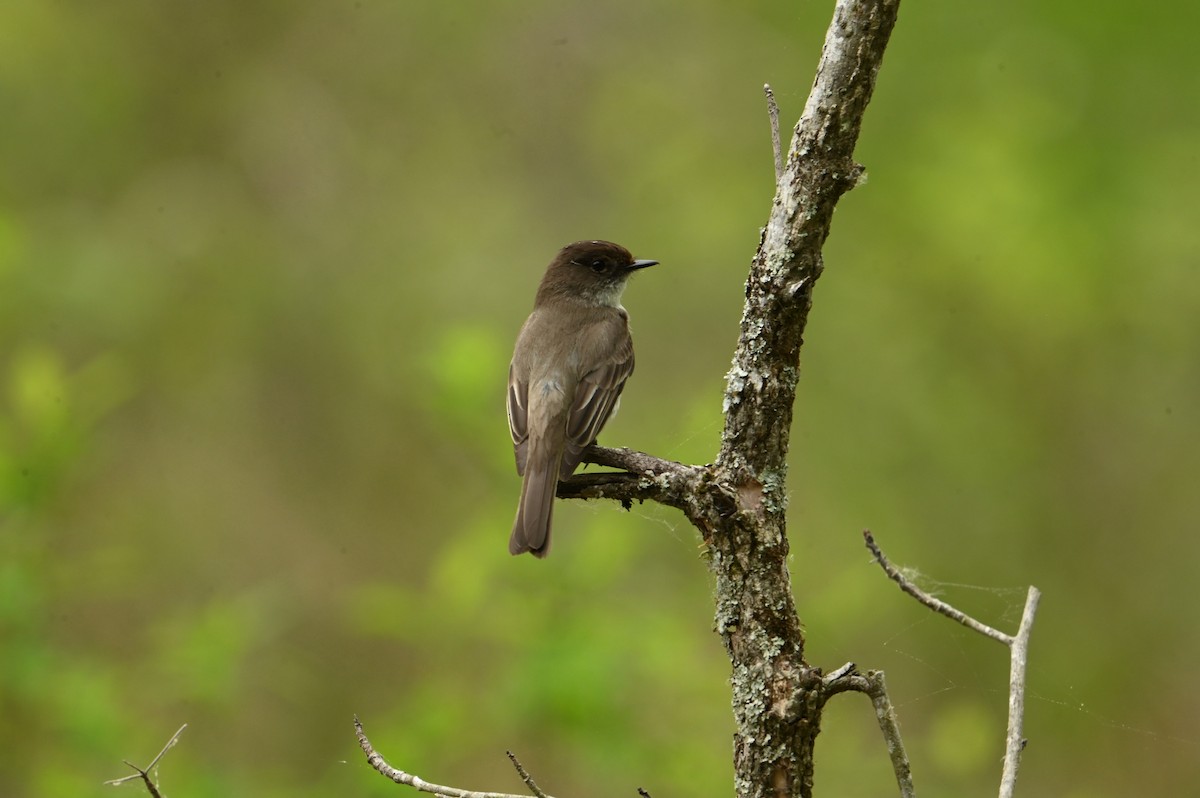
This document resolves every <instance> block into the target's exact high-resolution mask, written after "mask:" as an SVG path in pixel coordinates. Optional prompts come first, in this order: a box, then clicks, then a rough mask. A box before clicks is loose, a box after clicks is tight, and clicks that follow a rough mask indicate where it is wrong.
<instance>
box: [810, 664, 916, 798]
mask: <svg viewBox="0 0 1200 798" xmlns="http://www.w3.org/2000/svg"><path fill="white" fill-rule="evenodd" d="M823 681H824V685H823V686H824V688H825V697H826V698H827V699H828V698H831V697H833V696H834V695H837V694H838V693H844V692H850V691H853V692H857V693H864V694H866V696H867V697H868V698H870V699H871V705H872V706H874V707H875V720H876V721H877V722H878V723H879V730H880V731H881V732H883V741H884V744H886V745H887V749H888V757H889V758H890V759H891V760H892V771H893V772H894V773H895V774H896V785H897V786H898V787H899V788H900V796H901V798H913V796H914V795H915V794H916V793H915V790H914V788H913V780H912V769H911V767H910V766H909V763H908V752H907V751H905V750H904V740H903V738H901V736H900V721H899V720H898V719H897V718H896V710H895V708H894V707H893V706H892V699H891V698H890V697H889V696H888V691H887V683H886V682H885V681H884V678H883V671H869V672H868V673H859V672H858V671H857V670H855V668H854V663H853V662H847V663H846V664H845V665H843V666H842V667H840V668H838V669H837V670H836V671H834V672H833V673H830V674H829V675H828V676H826V677H825V678H824V680H823Z"/></svg>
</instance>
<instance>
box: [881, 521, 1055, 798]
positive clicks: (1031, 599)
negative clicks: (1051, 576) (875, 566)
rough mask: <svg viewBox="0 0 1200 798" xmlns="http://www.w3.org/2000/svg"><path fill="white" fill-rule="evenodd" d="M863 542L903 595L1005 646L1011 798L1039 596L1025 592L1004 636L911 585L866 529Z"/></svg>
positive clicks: (1003, 789)
mask: <svg viewBox="0 0 1200 798" xmlns="http://www.w3.org/2000/svg"><path fill="white" fill-rule="evenodd" d="M863 540H864V541H865V542H866V544H867V548H868V549H870V551H871V554H873V555H874V556H875V561H876V562H878V563H879V567H880V568H882V569H883V572H884V573H885V574H887V575H888V578H889V579H891V580H892V581H893V582H895V583H896V584H897V585H899V586H900V589H901V590H903V591H904V592H905V593H907V594H908V595H910V596H912V597H913V598H915V599H916V600H917V601H919V602H921V604H923V605H925V606H926V607H928V608H929V609H931V610H933V611H934V612H937V613H940V614H942V615H945V616H946V617H947V618H950V619H952V620H955V621H958V622H959V623H961V624H962V625H963V626H965V627H967V628H968V629H970V630H972V631H975V632H978V633H979V634H981V635H983V636H984V637H986V638H988V639H990V640H995V641H997V642H1000V643H1003V644H1004V645H1006V646H1008V648H1009V670H1008V733H1007V735H1006V736H1005V742H1004V769H1003V772H1002V773H1001V775H1000V798H1012V796H1013V792H1014V790H1015V789H1016V786H1017V770H1018V768H1020V766H1021V753H1022V752H1023V751H1024V750H1025V742H1026V741H1025V738H1024V737H1023V736H1022V731H1021V728H1022V726H1023V725H1024V722H1025V672H1026V669H1027V667H1028V661H1029V636H1030V634H1032V632H1033V618H1034V615H1036V614H1037V606H1038V601H1039V600H1040V599H1041V596H1042V594H1041V592H1039V591H1038V589H1037V588H1036V587H1033V586H1032V585H1031V586H1030V587H1029V592H1028V593H1027V594H1026V597H1025V610H1024V612H1022V613H1021V625H1020V626H1019V627H1017V633H1016V635H1007V634H1005V633H1004V632H1001V631H998V630H996V629H993V628H992V627H990V626H988V625H987V624H985V623H980V622H979V621H977V620H975V619H974V618H972V617H971V616H970V615H967V614H966V613H965V612H962V611H961V610H959V609H956V608H955V607H952V606H951V605H949V604H947V603H946V602H944V601H942V600H941V599H937V598H934V597H933V596H931V595H929V594H928V593H926V592H925V591H924V590H921V589H920V588H919V587H917V586H916V585H914V584H913V583H912V582H911V581H910V580H909V579H908V578H907V577H906V576H905V575H904V573H903V572H902V571H901V570H900V569H899V568H897V567H896V566H894V565H892V563H891V562H890V561H889V560H888V558H887V557H885V556H884V554H883V551H882V550H881V549H880V548H879V544H878V543H876V542H875V537H874V536H873V535H872V534H871V531H870V530H869V529H864V530H863Z"/></svg>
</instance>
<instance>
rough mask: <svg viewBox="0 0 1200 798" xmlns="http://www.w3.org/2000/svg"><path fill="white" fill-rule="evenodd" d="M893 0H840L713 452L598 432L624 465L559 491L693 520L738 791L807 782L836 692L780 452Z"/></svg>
mask: <svg viewBox="0 0 1200 798" xmlns="http://www.w3.org/2000/svg"><path fill="white" fill-rule="evenodd" d="M898 7H899V0H841V1H840V2H838V4H837V8H836V10H835V12H834V18H833V22H832V24H831V25H830V27H829V32H828V34H827V36H826V39H825V46H824V49H823V51H822V57H821V61H820V65H819V66H818V68H817V76H816V80H815V81H814V83H813V88H812V92H811V94H810V96H809V99H808V103H807V104H806V106H805V109H804V114H803V116H802V117H801V119H800V121H799V123H798V124H797V125H796V128H795V132H794V136H793V138H792V143H791V147H790V150H789V152H788V157H787V161H786V165H785V167H784V170H783V174H782V176H781V177H780V179H779V180H778V185H777V191H776V195H775V200H774V203H773V205H772V208H771V215H770V219H769V221H768V222H767V225H766V227H765V228H764V229H763V234H762V237H761V240H760V242H759V247H758V251H757V253H756V254H755V256H754V259H753V261H752V263H751V266H750V274H749V277H748V278H747V280H746V303H745V308H744V310H743V314H742V321H741V334H740V337H739V339H738V343H737V349H736V351H735V353H734V358H733V366H732V368H731V369H730V371H729V374H728V378H727V379H728V381H727V388H726V391H725V402H724V409H725V429H724V432H723V434H722V436H721V447H720V453H719V455H718V456H717V460H716V463H715V464H714V465H710V466H704V467H700V466H687V465H681V464H679V463H671V462H669V461H664V460H658V459H657V458H653V457H649V456H647V455H642V454H640V453H636V452H627V451H624V450H611V449H599V448H596V447H593V449H592V450H591V451H590V452H589V454H588V456H587V457H586V458H585V459H587V460H589V461H591V462H599V463H603V464H605V465H613V466H617V467H619V468H624V469H626V471H627V473H625V474H616V475H612V474H592V475H584V476H581V477H575V478H573V479H572V480H570V481H568V482H567V483H564V484H563V485H562V487H561V489H560V492H559V495H560V496H563V497H580V498H601V497H603V498H615V499H618V500H620V501H622V502H623V503H625V504H628V503H629V502H630V501H632V500H635V499H636V500H642V499H653V500H655V501H659V502H662V503H664V504H668V505H670V506H673V507H678V508H680V509H681V510H683V512H684V513H685V514H686V515H687V517H688V518H689V520H691V521H692V523H693V524H695V525H696V527H697V528H698V529H699V530H700V532H701V534H702V535H703V537H704V540H705V542H706V543H707V544H708V547H709V552H710V554H711V557H710V560H709V562H710V563H711V568H712V570H713V572H714V573H715V574H716V582H717V585H716V605H717V606H716V624H715V626H716V631H717V633H718V634H719V635H720V636H721V638H722V640H723V642H724V644H725V650H726V651H727V652H728V654H729V658H730V662H731V664H732V667H733V676H732V680H731V682H732V688H733V712H734V718H735V720H736V724H737V727H736V732H735V735H734V767H735V777H736V785H735V786H736V792H737V794H738V796H741V797H742V798H766V796H773V797H775V798H780V797H782V796H809V795H811V794H812V787H813V746H814V744H815V742H816V737H817V733H818V732H819V731H820V723H821V710H822V708H823V706H824V704H825V701H826V699H827V698H828V697H829V696H830V695H831V694H832V693H831V691H830V690H829V689H827V685H826V683H825V682H824V681H823V680H822V674H821V672H820V670H819V669H816V668H812V667H810V666H809V665H808V663H807V662H806V661H805V658H804V632H803V629H802V627H801V623H800V618H799V616H798V615H797V612H796V607H795V604H794V602H793V600H792V589H791V579H790V577H789V574H788V567H787V558H788V539H787V522H786V513H787V453H788V445H789V440H790V434H791V422H792V407H793V405H794V403H795V399H796V385H797V381H798V379H799V375H800V347H801V345H802V343H803V341H804V327H805V323H806V322H807V320H808V312H809V308H810V307H811V306H812V295H813V294H812V292H813V288H814V287H815V285H816V282H817V279H818V278H819V277H820V276H821V272H822V269H823V263H822V259H821V248H822V246H823V245H824V243H825V239H826V237H827V236H828V235H829V228H830V223H831V221H832V219H833V210H834V207H835V205H836V204H837V201H838V199H839V198H840V197H841V195H842V194H844V193H845V192H846V191H848V190H849V189H851V188H853V187H854V186H855V184H856V183H857V182H858V180H859V178H860V176H861V174H862V171H863V169H862V167H861V166H859V165H858V164H857V163H855V161H854V158H853V155H854V145H855V143H856V141H857V140H858V134H859V130H860V128H861V125H862V118H863V114H864V112H865V111H866V107H867V103H868V102H869V101H870V99H871V93H872V90H873V89H874V87H875V76H876V74H877V73H878V71H879V67H880V64H881V63H882V60H883V53H884V49H885V47H886V46H887V42H888V37H889V36H890V34H891V31H892V27H893V26H894V24H895V21H896V13H897V10H898Z"/></svg>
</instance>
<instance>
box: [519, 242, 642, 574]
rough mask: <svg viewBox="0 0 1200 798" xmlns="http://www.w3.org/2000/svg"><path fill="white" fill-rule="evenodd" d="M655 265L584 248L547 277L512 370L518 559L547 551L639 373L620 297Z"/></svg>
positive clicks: (612, 248) (569, 251)
mask: <svg viewBox="0 0 1200 798" xmlns="http://www.w3.org/2000/svg"><path fill="white" fill-rule="evenodd" d="M656 263H658V261H654V260H634V259H633V256H632V255H630V254H629V250H627V249H625V248H624V247H622V246H618V245H617V244H613V243H611V242H608V241H577V242H575V243H574V244H568V245H567V246H565V247H563V248H562V249H561V250H560V251H559V253H558V255H556V256H555V258H554V260H552V261H551V262H550V266H549V267H547V269H546V274H545V276H544V277H542V283H541V285H539V286H538V291H537V297H536V298H535V299H534V302H533V312H532V313H531V314H529V318H528V319H526V321H525V324H524V326H522V327H521V332H520V334H519V335H518V336H517V345H516V348H515V349H514V351H513V358H512V363H511V364H510V365H509V367H508V429H509V432H511V433H512V442H513V450H514V451H515V452H516V456H517V473H518V474H520V475H521V476H522V477H524V480H523V481H522V483H521V502H520V504H519V505H518V506H517V518H516V520H515V521H514V522H513V530H512V537H511V538H510V539H509V541H508V550H509V552H510V553H512V554H522V553H524V552H527V551H528V552H531V553H532V554H533V555H534V556H535V557H545V556H546V553H547V552H548V551H549V550H550V515H551V511H552V510H553V504H554V493H555V489H556V488H557V486H558V481H559V480H560V479H565V478H567V477H569V476H570V475H571V474H572V473H573V472H574V471H575V468H576V467H577V466H578V465H579V460H580V458H581V457H582V456H583V450H584V449H586V448H587V447H588V446H589V445H591V444H592V443H593V442H594V441H595V440H596V436H597V435H598V434H599V433H600V430H601V428H602V427H603V426H604V422H606V421H608V418H609V416H611V415H612V413H613V411H614V410H615V409H616V406H617V400H618V398H619V397H620V395H621V389H622V388H624V387H625V380H627V379H629V375H630V374H632V373H633V338H631V337H630V335H629V315H628V314H627V313H626V312H625V308H623V307H621V292H622V291H624V290H625V283H626V282H627V281H628V280H629V275H631V274H633V273H634V272H635V271H637V270H638V269H644V268H646V267H647V266H653V265H655V264H656Z"/></svg>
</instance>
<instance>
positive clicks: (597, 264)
mask: <svg viewBox="0 0 1200 798" xmlns="http://www.w3.org/2000/svg"><path fill="white" fill-rule="evenodd" d="M588 268H589V269H591V270H592V271H594V272H595V273H596V274H599V273H600V272H602V271H604V261H602V260H600V259H599V258H597V259H596V260H594V261H592V262H591V263H590V264H589V265H588Z"/></svg>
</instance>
